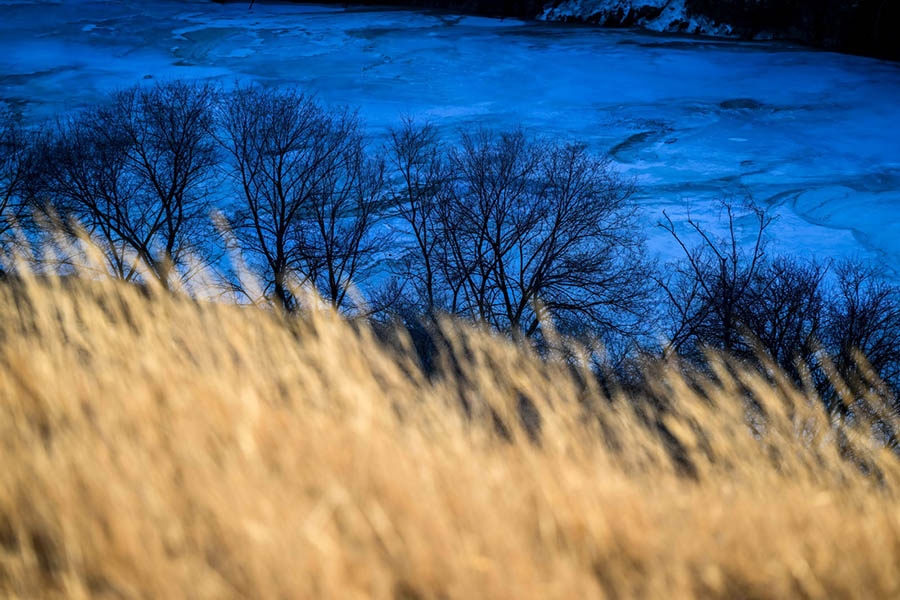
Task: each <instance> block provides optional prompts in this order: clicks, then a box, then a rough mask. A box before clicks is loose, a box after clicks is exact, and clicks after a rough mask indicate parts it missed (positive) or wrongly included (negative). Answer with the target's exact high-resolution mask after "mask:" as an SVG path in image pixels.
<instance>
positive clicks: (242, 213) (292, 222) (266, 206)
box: [221, 86, 384, 310]
mask: <svg viewBox="0 0 900 600" xmlns="http://www.w3.org/2000/svg"><path fill="white" fill-rule="evenodd" d="M222 112H223V114H222V119H221V123H222V129H223V138H222V142H223V144H224V146H225V148H226V149H227V152H228V155H229V157H230V159H231V160H230V162H231V166H232V173H233V179H234V181H235V184H236V188H237V191H238V196H239V197H238V199H237V202H236V207H235V211H234V214H233V220H234V231H235V234H236V236H237V238H238V240H239V242H240V243H241V245H242V247H243V249H244V250H246V251H247V252H249V253H250V254H251V255H252V257H253V258H254V260H255V264H256V266H257V267H259V270H260V271H261V273H262V275H263V278H264V279H265V283H266V286H267V290H268V291H269V292H271V293H273V295H274V296H275V298H276V300H277V301H278V302H279V303H280V304H281V306H283V307H284V308H285V309H287V310H292V309H294V308H295V307H296V305H297V298H296V297H295V296H294V294H293V292H292V280H294V279H296V280H297V281H296V282H297V283H299V284H303V283H306V284H311V285H314V286H315V287H316V289H317V290H318V291H319V292H320V293H321V294H322V295H323V296H324V297H325V298H326V299H328V300H329V301H331V302H332V303H333V304H334V305H335V306H336V307H341V306H344V305H345V304H346V301H347V292H348V289H349V286H350V284H351V283H352V282H354V281H355V280H357V279H358V278H361V277H363V276H365V275H366V274H367V272H368V271H369V270H371V269H372V268H373V267H374V266H375V264H376V263H377V260H378V254H379V252H380V251H383V250H384V248H383V245H382V244H380V243H379V239H378V234H377V233H378V232H377V231H376V227H375V224H376V221H377V219H378V215H379V209H380V207H381V204H382V203H383V202H384V198H383V167H382V165H381V164H380V163H379V162H378V161H375V160H372V159H371V158H370V157H369V155H368V153H367V152H366V149H365V146H364V143H363V137H362V133H361V128H360V124H359V120H358V119H357V117H356V115H355V114H354V113H351V112H348V111H346V110H344V111H333V112H330V111H327V110H325V109H324V108H322V107H321V106H320V105H319V104H318V103H316V102H315V101H314V100H313V99H312V98H309V97H307V96H305V95H304V94H302V93H300V92H298V91H296V90H273V89H264V88H261V87H256V86H254V87H245V88H239V89H237V90H236V91H235V92H234V93H233V94H232V95H231V97H230V98H229V100H228V102H227V104H226V105H225V106H224V107H223V111H222Z"/></svg>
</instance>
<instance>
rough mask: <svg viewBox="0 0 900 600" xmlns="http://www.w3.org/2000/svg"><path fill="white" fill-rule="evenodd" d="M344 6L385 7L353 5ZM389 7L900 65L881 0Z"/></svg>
mask: <svg viewBox="0 0 900 600" xmlns="http://www.w3.org/2000/svg"><path fill="white" fill-rule="evenodd" d="M256 1H257V2H259V1H264V0H256ZM325 3H328V4H344V5H346V4H348V3H347V2H343V1H338V2H334V1H328V0H325ZM350 4H372V5H385V4H388V3H386V2H384V1H381V0H375V1H370V0H358V1H356V2H352V3H350ZM389 4H397V5H402V6H414V7H419V8H442V9H452V10H458V11H462V12H467V13H474V14H479V15H487V16H503V17H517V18H524V19H538V20H545V21H559V22H575V23H591V24H596V25H602V26H605V27H637V28H642V29H647V30H650V31H658V32H669V33H690V34H699V35H709V36H717V37H729V38H736V39H744V40H787V41H794V42H799V43H803V44H807V45H810V46H813V47H816V48H822V49H826V50H832V51H836V52H843V53H847V54H858V55H863V56H871V57H875V58H882V59H888V60H900V37H898V36H897V35H895V32H896V31H897V30H898V29H900V4H898V3H891V2H889V1H888V0H860V1H857V2H852V3H850V2H844V1H843V0H825V1H818V0H795V1H792V2H775V1H773V0H716V1H713V0H552V1H551V2H543V1H542V0H501V1H499V2H492V1H489V0H393V1H392V2H389Z"/></svg>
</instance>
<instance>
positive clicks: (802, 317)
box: [0, 82, 900, 413]
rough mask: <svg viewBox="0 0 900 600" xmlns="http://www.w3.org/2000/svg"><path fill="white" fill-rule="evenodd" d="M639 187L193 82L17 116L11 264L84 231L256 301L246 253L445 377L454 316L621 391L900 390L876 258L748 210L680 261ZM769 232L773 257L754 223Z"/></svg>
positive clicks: (6, 135) (693, 227)
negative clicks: (802, 250)
mask: <svg viewBox="0 0 900 600" xmlns="http://www.w3.org/2000/svg"><path fill="white" fill-rule="evenodd" d="M633 191H634V190H633V185H632V182H630V181H629V180H628V179H626V178H624V177H622V176H621V175H620V174H619V173H618V172H617V170H616V169H615V168H614V166H613V165H612V164H611V163H610V160H609V159H608V158H607V157H605V156H603V155H598V154H595V153H593V152H591V151H590V150H589V149H588V148H587V147H586V146H584V145H582V144H577V143H571V142H567V141H560V140H552V139H545V138H539V137H533V136H530V135H528V134H527V133H525V132H523V131H506V132H497V131H489V130H483V129H472V130H465V131H461V132H459V135H458V136H455V137H454V138H453V139H452V140H450V139H447V138H444V137H442V136H441V135H440V134H439V132H438V131H437V129H435V128H434V127H433V126H430V125H428V124H425V123H416V122H415V121H413V120H406V121H403V122H402V123H401V124H400V125H399V126H398V127H396V128H395V129H393V130H392V131H391V132H390V135H389V136H388V138H387V140H386V141H385V142H383V143H378V144H376V143H373V142H372V141H371V140H369V139H367V137H366V135H365V134H364V130H363V127H362V124H361V123H360V120H359V118H358V117H357V115H356V113H355V112H353V111H352V110H349V109H332V108H327V107H324V106H322V105H321V104H319V103H318V102H317V101H315V99H313V98H311V97H309V96H306V95H304V94H303V93H301V92H299V91H297V90H292V89H287V90H284V89H281V90H276V89H269V88H263V87H239V88H237V89H235V90H233V91H227V92H226V91H224V90H222V89H220V88H217V87H214V86H211V85H209V84H205V83H187V82H173V83H169V84H158V85H154V86H148V87H137V88H132V89H129V90H125V91H122V92H118V93H115V94H113V95H112V96H111V98H110V99H109V101H108V102H106V103H104V104H102V105H99V106H96V107H92V108H89V109H86V110H83V111H81V112H78V113H76V114H73V115H69V116H61V117H59V118H58V119H57V120H54V121H53V122H51V123H47V124H43V125H41V126H35V127H25V126H23V125H22V124H21V123H20V122H18V121H17V120H16V119H15V118H13V116H12V115H10V114H4V115H2V118H0V213H2V214H0V217H2V218H0V244H2V246H3V249H4V250H5V251H6V252H7V253H10V252H13V253H15V252H16V251H19V250H23V249H24V248H25V247H26V246H32V247H38V248H45V247H49V246H51V245H52V244H49V243H47V242H48V238H47V236H49V235H50V234H49V233H48V231H51V230H52V231H54V232H55V233H54V234H53V235H56V236H57V237H58V236H60V235H63V236H75V235H77V234H78V232H79V228H83V229H84V230H85V231H86V232H87V233H88V234H89V235H90V236H91V238H92V239H93V240H94V241H95V242H96V243H97V245H98V246H99V247H100V248H101V249H102V250H103V258H104V260H105V261H106V263H107V265H106V266H107V269H108V271H109V272H110V273H111V274H112V275H113V276H115V277H118V278H121V279H123V280H127V281H134V282H141V281H142V280H146V279H147V278H152V279H155V280H156V281H158V282H159V283H161V284H162V285H164V286H167V287H168V286H170V285H172V284H175V283H176V282H178V281H179V280H185V279H190V278H191V277H192V276H193V275H194V274H195V273H196V272H198V270H203V271H204V272H219V273H220V274H221V279H222V280H223V281H224V282H225V287H227V289H228V290H229V292H230V293H234V294H243V295H244V296H245V298H249V299H253V300H254V301H255V300H257V298H256V294H257V292H255V291H254V290H253V289H252V288H253V286H251V285H248V283H247V281H246V280H245V279H244V278H242V277H241V275H240V273H239V272H238V271H236V270H232V269H230V268H229V267H226V266H224V265H226V264H227V261H226V260H225V259H223V256H224V254H225V251H226V249H227V248H232V247H238V248H240V250H241V254H242V257H243V260H244V261H245V262H246V264H247V265H248V267H249V269H250V270H251V271H252V272H253V273H254V274H255V275H256V276H257V277H258V279H259V282H260V287H261V290H259V292H260V293H262V294H263V295H264V297H265V298H267V299H268V300H269V301H270V302H272V303H273V304H274V305H276V306H280V307H281V308H283V309H284V310H286V311H289V312H292V311H297V310H299V309H300V308H301V307H302V305H303V301H304V298H303V295H302V294H298V291H299V290H303V289H308V288H312V289H314V290H316V291H317V292H318V294H319V295H320V296H321V298H323V299H324V300H325V301H327V302H330V303H331V304H332V305H333V306H334V307H336V308H337V309H338V310H341V311H344V312H346V313H347V314H348V315H354V316H355V317H357V318H367V319H370V320H372V321H373V322H380V323H398V322H399V323H402V324H405V326H406V327H407V328H408V331H409V332H410V333H411V334H412V337H413V339H414V341H415V342H416V343H417V345H418V346H419V349H420V352H421V354H422V358H423V361H425V363H426V364H427V363H428V361H429V359H430V355H429V352H430V350H429V348H432V349H433V343H434V334H435V328H434V327H433V324H434V322H435V321H434V320H435V319H436V318H437V317H439V316H440V315H447V314H449V315H454V316H458V317H461V318H468V319H472V320H474V321H477V322H481V323H485V324H488V325H490V326H491V327H493V328H495V329H496V330H498V331H500V332H504V333H506V334H508V335H511V336H512V337H514V338H517V339H519V340H521V341H523V342H525V341H530V342H531V343H533V344H535V345H536V346H537V347H539V348H548V347H549V346H550V345H552V344H553V343H554V342H553V340H554V339H556V336H555V333H556V332H557V331H558V332H559V333H562V334H564V335H565V336H569V337H573V338H576V339H579V340H581V341H583V342H588V343H594V342H597V341H599V342H602V344H603V345H604V346H605V348H606V349H607V353H606V355H605V357H604V358H603V359H602V360H600V359H598V360H600V362H599V363H598V367H600V368H599V371H604V370H605V371H609V370H610V369H612V370H613V371H614V372H615V373H616V374H617V375H618V376H619V377H620V378H621V377H626V378H627V377H628V376H629V374H631V373H635V372H639V371H640V369H639V368H634V367H635V366H638V367H639V365H640V364H641V362H642V360H643V359H645V358H647V357H651V356H652V357H659V356H671V357H676V356H677V357H680V359H681V360H684V361H685V364H686V365H693V366H694V367H697V368H701V369H702V368H704V364H705V357H706V356H707V354H706V353H707V352H708V351H709V350H710V349H712V350H720V351H723V352H725V353H727V354H728V355H729V356H733V357H736V358H738V359H739V360H742V361H744V362H748V363H752V364H756V365H759V366H760V367H766V365H768V364H770V363H773V364H775V365H777V366H778V367H780V368H781V370H783V371H784V372H785V373H786V374H787V375H788V376H789V377H790V378H792V379H793V380H794V381H795V382H796V383H799V384H802V385H806V386H810V387H812V388H815V389H816V391H817V392H818V393H819V394H820V395H821V397H822V398H823V399H824V400H825V402H826V403H827V404H828V407H829V408H830V409H832V410H834V411H837V412H841V411H844V412H845V413H846V411H847V410H848V409H850V408H851V407H852V406H853V403H854V401H855V399H856V398H857V397H859V395H860V394H869V393H871V392H872V391H873V390H875V391H877V392H878V393H879V394H882V393H883V394H886V395H888V396H889V397H891V398H895V397H896V392H897V390H898V389H900V288H898V286H896V285H893V284H891V283H888V282H885V281H884V280H883V279H882V278H881V277H880V276H879V274H878V273H877V272H876V271H875V270H873V269H872V268H871V267H868V266H866V265H863V264H861V263H854V262H839V263H818V262H815V261H811V260H808V259H803V258H797V257H791V256H781V255H775V254H772V253H770V252H768V251H767V247H766V240H767V234H768V230H769V227H770V225H771V217H770V216H769V215H768V214H767V213H766V212H765V211H764V210H762V209H759V208H756V207H753V206H739V205H734V204H727V203H723V207H722V216H723V218H724V221H725V226H724V227H723V228H722V229H723V231H724V232H725V233H724V235H716V234H714V232H712V231H708V230H706V229H704V227H702V226H701V225H700V224H699V223H698V222H696V221H695V220H693V219H689V220H688V221H687V223H685V224H682V225H680V226H678V227H676V224H675V223H674V222H673V221H672V220H670V219H669V218H668V217H667V216H666V215H661V220H660V227H662V228H664V229H665V230H667V231H668V233H669V235H670V239H671V243H672V244H673V248H675V249H677V250H678V252H679V253H680V254H681V255H682V256H683V258H682V259H681V260H679V261H676V262H674V263H671V264H666V265H662V266H660V265H657V264H655V263H654V262H653V261H652V260H650V259H649V257H648V253H647V251H646V250H645V248H644V244H643V241H642V236H641V231H640V227H639V221H638V219H637V214H636V210H637V207H636V205H635V202H634V201H633ZM214 211H216V212H217V214H220V215H222V216H224V220H220V222H219V224H218V226H215V225H214V224H213V222H214V219H213V213H214ZM747 217H749V218H750V219H751V220H752V222H753V223H755V226H754V229H753V233H754V235H753V236H752V238H753V239H752V242H751V243H749V244H746V243H741V242H740V240H739V236H738V231H737V228H736V225H735V223H736V221H737V220H738V219H739V218H741V219H744V221H746V220H747ZM224 223H227V226H225V225H224ZM744 233H746V230H744ZM50 241H52V240H50ZM20 254H21V252H20ZM37 255H38V258H37V259H35V266H33V267H32V268H37V269H38V270H46V271H57V272H66V268H67V267H66V260H67V257H66V256H65V255H60V253H58V252H57V253H56V254H53V253H40V252H38V253H37ZM6 264H7V267H6V268H7V269H10V268H15V267H10V266H9V265H10V264H11V263H10V262H9V261H7V263H6ZM354 285H357V286H359V289H360V290H362V292H363V293H364V295H365V297H366V302H365V303H362V302H360V300H359V294H357V293H356V292H354V289H355V288H354V287H353V286H354ZM549 326H552V328H553V330H552V331H551V330H549V329H548V327H549ZM861 357H865V359H864V360H863V359H861ZM882 382H883V383H882Z"/></svg>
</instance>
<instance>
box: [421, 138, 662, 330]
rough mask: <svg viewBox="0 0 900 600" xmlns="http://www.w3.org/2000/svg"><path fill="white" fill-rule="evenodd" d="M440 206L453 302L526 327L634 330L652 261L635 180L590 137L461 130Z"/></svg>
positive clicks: (442, 255)
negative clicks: (550, 138) (639, 225)
mask: <svg viewBox="0 0 900 600" xmlns="http://www.w3.org/2000/svg"><path fill="white" fill-rule="evenodd" d="M447 160H448V163H449V166H450V169H451V178H450V182H449V187H448V189H447V190H446V192H445V193H442V194H441V195H439V196H438V202H437V203H436V208H435V210H434V213H435V217H436V218H437V226H436V228H435V231H436V232H438V235H439V237H440V241H439V243H438V251H437V252H436V254H435V258H436V259H437V261H438V263H439V265H440V268H439V269H437V270H438V271H439V272H440V273H441V274H442V277H443V285H444V287H445V290H446V291H447V293H446V294H445V296H446V302H447V307H448V308H449V309H450V310H452V311H454V312H460V313H463V314H469V315H471V316H473V317H475V318H477V319H479V320H482V321H485V322H487V323H490V324H491V325H493V326H495V327H497V328H499V329H503V330H512V331H517V332H519V333H521V334H523V335H525V336H535V335H537V334H539V333H540V328H541V323H542V321H543V318H544V317H545V316H546V317H550V318H552V319H553V320H554V321H555V322H556V324H557V325H558V326H559V327H560V328H562V329H563V330H564V331H566V332H568V333H583V332H587V331H592V332H595V331H597V330H603V331H604V332H606V333H609V332H612V331H616V332H634V331H635V330H636V329H637V328H638V326H639V324H640V317H639V314H640V307H641V304H642V302H643V300H645V299H646V296H647V292H648V289H647V286H646V285H645V283H644V282H645V280H646V271H647V265H646V264H645V262H644V256H643V246H642V243H641V239H640V236H638V235H637V231H636V227H635V212H634V211H635V209H634V205H633V204H632V203H631V201H630V198H631V187H630V185H629V184H628V182H626V181H624V180H622V179H621V178H620V177H619V176H618V175H617V174H616V172H615V171H614V169H613V168H612V167H611V165H610V162H609V160H608V159H606V158H604V157H596V156H593V155H591V154H590V153H589V152H588V151H587V150H586V148H585V147H583V146H579V145H571V144H561V143H547V142H543V141H535V140H530V139H528V138H527V137H526V136H525V135H524V134H523V133H522V132H512V133H499V134H498V133H493V132H488V131H478V132H475V133H464V134H463V135H462V139H461V142H460V145H459V147H458V148H455V149H453V150H452V151H450V153H449V157H448V159H447Z"/></svg>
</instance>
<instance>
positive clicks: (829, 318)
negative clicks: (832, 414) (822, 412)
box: [824, 261, 900, 396]
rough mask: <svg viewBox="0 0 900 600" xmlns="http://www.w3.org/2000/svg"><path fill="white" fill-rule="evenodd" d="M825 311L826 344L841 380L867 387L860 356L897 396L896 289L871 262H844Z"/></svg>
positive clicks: (899, 314)
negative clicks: (865, 263)
mask: <svg viewBox="0 0 900 600" xmlns="http://www.w3.org/2000/svg"><path fill="white" fill-rule="evenodd" d="M836 273H837V282H836V285H835V287H834V291H833V294H832V296H831V298H830V299H829V302H828V305H827V310H826V311H825V316H824V318H825V334H824V338H825V342H826V344H827V346H826V348H827V349H828V350H829V351H830V353H831V355H832V357H833V361H834V366H835V368H836V370H837V373H838V374H839V375H840V376H841V378H842V379H843V380H844V381H845V382H846V383H847V384H848V385H849V386H850V387H851V388H853V389H854V390H855V391H860V390H864V389H865V388H866V387H868V386H869V385H871V382H870V379H871V378H870V377H869V376H867V375H866V374H865V373H864V372H862V370H861V365H860V364H859V358H860V356H862V357H864V359H865V360H866V361H867V362H868V363H869V366H870V367H871V369H872V370H873V371H874V373H875V374H876V375H877V376H878V377H880V378H881V379H882V381H883V382H885V383H887V384H888V386H889V387H890V388H891V390H892V391H893V394H894V395H895V396H896V395H897V392H898V391H900V287H898V286H897V285H896V284H892V283H890V282H887V281H885V280H884V279H883V278H882V277H881V276H880V274H879V272H878V271H877V270H876V269H875V268H874V267H871V266H866V265H863V264H861V263H859V262H854V261H844V262H842V263H840V264H839V265H838V266H837V267H836Z"/></svg>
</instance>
